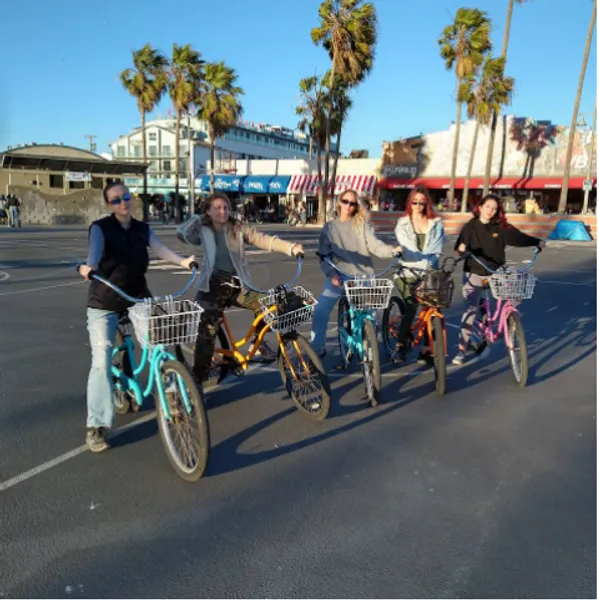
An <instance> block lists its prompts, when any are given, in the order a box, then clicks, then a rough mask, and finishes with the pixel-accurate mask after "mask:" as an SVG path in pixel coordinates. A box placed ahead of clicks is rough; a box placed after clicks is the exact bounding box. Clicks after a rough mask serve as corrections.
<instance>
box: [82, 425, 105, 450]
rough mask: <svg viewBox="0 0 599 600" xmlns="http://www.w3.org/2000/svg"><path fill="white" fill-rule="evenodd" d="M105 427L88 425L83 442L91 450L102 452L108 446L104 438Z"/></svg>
mask: <svg viewBox="0 0 599 600" xmlns="http://www.w3.org/2000/svg"><path fill="white" fill-rule="evenodd" d="M106 432H107V429H106V427H89V428H88V430H87V433H86V434H85V443H86V444H87V447H88V448H89V449H90V450H91V451H92V452H102V451H103V450H106V449H108V448H109V447H110V444H109V443H108V440H107V439H106Z"/></svg>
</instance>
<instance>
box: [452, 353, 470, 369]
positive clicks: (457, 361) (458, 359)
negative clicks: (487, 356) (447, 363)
mask: <svg viewBox="0 0 599 600" xmlns="http://www.w3.org/2000/svg"><path fill="white" fill-rule="evenodd" d="M465 360H466V353H465V352H463V351H462V350H460V351H459V352H458V353H457V354H456V355H455V356H454V357H453V360H452V361H451V364H453V365H458V366H460V365H463V364H464V361H465Z"/></svg>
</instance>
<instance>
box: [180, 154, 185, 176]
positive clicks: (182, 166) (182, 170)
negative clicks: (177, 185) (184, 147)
mask: <svg viewBox="0 0 599 600" xmlns="http://www.w3.org/2000/svg"><path fill="white" fill-rule="evenodd" d="M179 173H182V174H183V173H187V159H186V158H180V159H179Z"/></svg>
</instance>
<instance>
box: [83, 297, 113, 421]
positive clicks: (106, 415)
mask: <svg viewBox="0 0 599 600" xmlns="http://www.w3.org/2000/svg"><path fill="white" fill-rule="evenodd" d="M118 322H119V313H117V312H113V311H110V310H100V309H97V308H88V309H87V331H88V332H89V344H90V347H91V354H92V364H91V369H90V371H89V377H88V380H87V427H107V428H110V427H112V422H113V420H114V386H113V382H112V374H111V372H110V369H111V366H112V350H113V348H114V343H115V338H116V331H117V325H118Z"/></svg>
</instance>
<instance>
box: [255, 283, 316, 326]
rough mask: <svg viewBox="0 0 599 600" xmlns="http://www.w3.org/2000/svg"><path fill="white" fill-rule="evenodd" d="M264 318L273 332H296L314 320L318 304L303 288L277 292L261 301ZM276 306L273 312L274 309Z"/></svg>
mask: <svg viewBox="0 0 599 600" xmlns="http://www.w3.org/2000/svg"><path fill="white" fill-rule="evenodd" d="M259 302H260V311H261V313H262V318H263V319H264V322H265V323H266V324H267V325H270V328H271V329H272V330H273V331H277V332H279V333H285V332H287V331H295V330H296V329H297V328H298V327H299V325H301V324H302V323H305V322H306V321H310V320H312V312H313V311H314V307H315V306H316V304H317V302H316V299H315V298H314V296H313V295H312V294H311V293H310V292H308V291H307V290H305V289H304V288H303V287H301V286H297V287H294V288H292V289H291V290H275V291H273V292H271V293H269V294H266V295H265V296H262V298H260V299H259ZM273 306H276V308H275V309H274V310H273V309H272V307H273Z"/></svg>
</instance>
